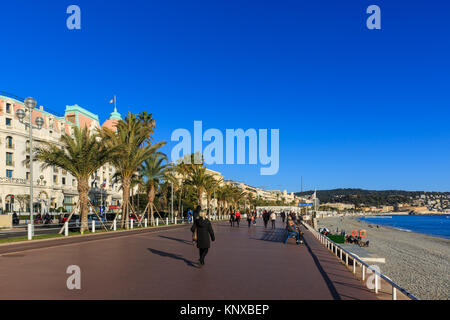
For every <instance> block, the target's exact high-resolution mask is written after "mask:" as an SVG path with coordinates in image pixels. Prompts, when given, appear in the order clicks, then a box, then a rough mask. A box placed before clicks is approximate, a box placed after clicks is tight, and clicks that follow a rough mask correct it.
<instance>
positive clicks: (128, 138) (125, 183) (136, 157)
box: [101, 112, 165, 229]
mask: <svg viewBox="0 0 450 320" xmlns="http://www.w3.org/2000/svg"><path fill="white" fill-rule="evenodd" d="M153 128H154V120H152V119H151V115H148V114H147V113H141V114H139V115H138V116H136V115H135V114H132V113H130V112H129V113H128V116H127V117H125V119H124V120H120V121H119V122H118V123H117V126H116V131H112V130H110V129H108V128H102V130H101V134H102V137H103V138H104V140H105V141H106V142H107V144H108V146H111V147H117V148H120V150H121V152H120V154H119V155H118V156H116V157H114V158H113V160H112V163H113V165H114V167H115V168H116V171H117V174H116V178H117V179H118V180H120V181H121V183H122V194H123V200H122V201H123V202H122V216H123V218H124V219H125V221H124V219H122V224H121V226H122V227H123V224H124V222H126V228H127V229H128V225H129V224H128V222H129V198H130V186H131V182H132V179H133V178H134V177H135V176H136V174H137V172H138V170H139V168H140V167H141V165H142V163H143V162H144V161H145V160H147V159H149V158H150V157H151V156H152V154H153V153H154V152H155V151H156V150H157V149H159V148H160V147H162V146H163V145H164V144H165V142H158V143H156V144H153V145H151V144H150V141H151V134H152V133H153Z"/></svg>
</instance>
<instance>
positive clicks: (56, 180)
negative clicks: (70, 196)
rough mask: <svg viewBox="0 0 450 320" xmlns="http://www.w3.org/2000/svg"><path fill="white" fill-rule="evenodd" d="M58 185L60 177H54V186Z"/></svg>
mask: <svg viewBox="0 0 450 320" xmlns="http://www.w3.org/2000/svg"><path fill="white" fill-rule="evenodd" d="M57 183H58V176H53V184H57Z"/></svg>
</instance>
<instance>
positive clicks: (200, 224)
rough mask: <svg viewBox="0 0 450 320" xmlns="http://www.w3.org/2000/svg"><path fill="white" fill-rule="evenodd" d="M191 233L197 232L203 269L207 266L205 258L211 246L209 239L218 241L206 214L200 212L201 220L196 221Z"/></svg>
mask: <svg viewBox="0 0 450 320" xmlns="http://www.w3.org/2000/svg"><path fill="white" fill-rule="evenodd" d="M191 231H192V232H193V233H194V232H195V231H197V248H198V250H199V255H200V259H199V262H200V267H201V266H203V265H204V264H205V257H206V254H207V253H208V250H209V248H210V246H211V242H210V241H209V239H210V238H211V240H212V241H215V240H216V238H215V236H214V231H213V228H212V226H211V222H210V221H209V220H208V219H206V212H204V211H201V212H200V214H199V218H198V219H197V220H194V224H193V225H192V228H191Z"/></svg>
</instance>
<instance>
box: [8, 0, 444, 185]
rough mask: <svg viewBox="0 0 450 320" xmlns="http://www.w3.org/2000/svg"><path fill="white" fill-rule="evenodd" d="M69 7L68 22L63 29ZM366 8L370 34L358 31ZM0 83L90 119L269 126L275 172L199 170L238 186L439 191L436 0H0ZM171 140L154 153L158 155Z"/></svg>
mask: <svg viewBox="0 0 450 320" xmlns="http://www.w3.org/2000/svg"><path fill="white" fill-rule="evenodd" d="M70 4H77V5H79V6H80V8H81V13H82V22H81V27H82V29H81V30H79V31H70V30H68V29H67V28H66V18H67V17H68V15H67V14H66V8H67V6H68V5H70ZM371 4H377V5H379V6H380V8H381V15H382V29H381V30H368V29H367V28H366V22H365V21H366V18H367V17H368V15H367V14H366V13H365V11H366V8H367V7H368V6H369V5H371ZM0 11H1V12H2V18H1V19H0V39H1V43H2V50H0V61H1V69H0V70H1V71H0V72H1V76H0V90H2V91H6V92H10V93H13V94H16V95H18V96H22V97H26V96H33V97H35V98H36V99H37V100H38V102H39V103H40V104H43V105H44V106H45V107H47V108H50V109H52V110H56V111H59V112H63V111H64V107H65V105H67V104H75V103H77V104H79V105H80V106H83V107H85V108H87V109H88V110H91V111H93V112H95V113H97V114H98V115H99V117H100V119H101V120H102V121H104V120H106V118H107V117H108V115H109V113H110V112H111V111H112V109H111V105H109V104H108V102H109V100H110V99H111V98H112V97H113V95H114V94H116V95H117V99H118V106H119V112H121V113H122V115H123V114H125V113H126V112H127V111H131V112H139V111H140V110H143V109H145V110H147V111H149V112H151V113H153V115H154V118H155V119H156V120H157V129H156V134H155V137H156V139H157V140H166V141H169V140H170V135H171V133H172V131H173V130H174V129H176V128H186V129H189V130H193V121H194V120H202V121H203V126H204V127H205V128H217V129H220V130H222V131H223V132H225V129H227V128H228V129H233V128H244V129H247V128H255V129H264V128H265V129H271V128H275V129H280V170H279V172H278V174H277V175H274V176H261V175H260V174H259V169H260V166H249V165H233V166H226V165H222V166H212V167H211V168H212V169H215V170H218V171H221V172H222V173H223V174H224V175H225V177H226V178H228V179H235V180H240V181H245V182H247V183H248V184H250V185H253V186H266V187H267V188H274V189H280V188H286V189H287V190H288V191H299V190H300V177H301V176H303V181H304V185H303V188H304V189H313V188H315V187H317V188H318V189H328V188H336V187H360V188H370V189H406V190H430V191H431V190H435V191H450V170H449V168H450V148H449V142H450V129H449V116H450V111H449V110H450V97H449V93H450V41H449V39H450V36H449V35H450V24H449V23H448V20H449V18H450V4H449V3H448V2H446V1H441V0H439V1H438V0H426V1H425V0H414V1H403V0H397V1H381V0H373V1H372V0H371V1H356V0H355V1H349V0H347V1H332V0H324V1H301V0H292V1H284V0H280V1H261V0H258V1H246V0H226V1H211V0H204V1H196V0H193V1H181V0H180V1H172V0H167V1H147V0H146V1H136V0H128V1H99V0H89V1H84V0H74V1H63V0H59V1H54V0H40V1H25V0H14V1H12V0H10V1H2V4H1V6H0ZM173 145H174V143H169V144H168V146H167V147H166V148H165V149H164V151H166V152H168V153H170V150H171V148H172V147H173Z"/></svg>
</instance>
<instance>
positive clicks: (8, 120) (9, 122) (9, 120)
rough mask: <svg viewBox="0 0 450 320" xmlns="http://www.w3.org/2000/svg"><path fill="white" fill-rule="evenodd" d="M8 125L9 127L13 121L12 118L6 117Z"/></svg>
mask: <svg viewBox="0 0 450 320" xmlns="http://www.w3.org/2000/svg"><path fill="white" fill-rule="evenodd" d="M6 125H7V126H8V127H10V126H12V122H11V119H10V118H6Z"/></svg>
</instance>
